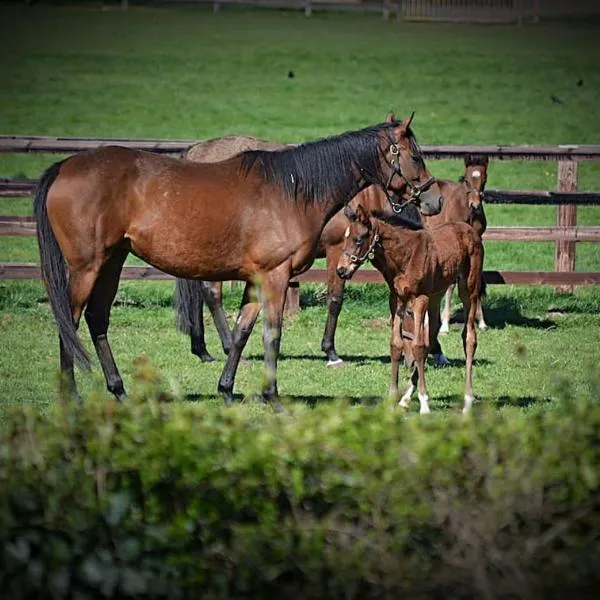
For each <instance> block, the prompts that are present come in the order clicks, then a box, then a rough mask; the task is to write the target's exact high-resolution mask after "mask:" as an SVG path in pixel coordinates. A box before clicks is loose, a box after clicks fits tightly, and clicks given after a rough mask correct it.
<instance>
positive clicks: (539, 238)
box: [0, 215, 600, 242]
mask: <svg viewBox="0 0 600 600" xmlns="http://www.w3.org/2000/svg"><path fill="white" fill-rule="evenodd" d="M35 229H36V227H35V221H34V219H33V217H13V216H1V215H0V236H32V235H35ZM483 239H484V240H485V241H494V242H558V241H561V242H600V226H598V227H596V226H573V227H488V228H487V230H486V232H485V233H484V234H483Z"/></svg>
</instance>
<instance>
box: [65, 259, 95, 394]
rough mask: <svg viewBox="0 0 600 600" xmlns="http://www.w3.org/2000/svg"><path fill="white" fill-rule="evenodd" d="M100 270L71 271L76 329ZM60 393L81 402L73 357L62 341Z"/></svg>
mask: <svg viewBox="0 0 600 600" xmlns="http://www.w3.org/2000/svg"><path fill="white" fill-rule="evenodd" d="M97 275H98V269H97V267H95V266H92V267H89V266H88V267H87V268H83V269H72V270H70V271H69V299H70V302H71V314H72V316H73V323H74V324H75V328H76V329H78V328H79V321H80V320H81V314H82V313H83V308H84V307H85V305H86V303H87V301H88V299H89V297H90V294H91V293H92V289H93V287H94V284H95V282H96V278H97ZM60 371H61V381H60V392H61V394H63V395H66V396H70V397H72V398H75V399H76V400H78V401H80V400H81V398H80V396H79V393H78V392H77V385H76V383H75V373H74V370H73V357H72V355H71V354H70V353H69V352H68V351H67V349H66V348H65V346H64V343H63V342H62V340H61V341H60Z"/></svg>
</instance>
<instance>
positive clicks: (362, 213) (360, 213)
mask: <svg viewBox="0 0 600 600" xmlns="http://www.w3.org/2000/svg"><path fill="white" fill-rule="evenodd" d="M356 216H357V218H358V220H359V221H360V222H361V223H362V224H363V225H370V223H371V222H370V221H369V215H368V213H367V211H366V210H365V209H364V208H363V207H362V206H361V205H360V204H359V205H358V206H357V207H356Z"/></svg>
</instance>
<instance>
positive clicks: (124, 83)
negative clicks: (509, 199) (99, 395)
mask: <svg viewBox="0 0 600 600" xmlns="http://www.w3.org/2000/svg"><path fill="white" fill-rule="evenodd" d="M598 32H599V27H598V24H597V23H585V22H572V23H569V24H562V25H560V24H556V23H551V24H540V25H536V26H533V25H529V26H524V27H521V28H518V27H513V26H497V27H496V26H489V27H472V26H466V25H452V26H450V25H433V24H406V23H397V22H385V21H383V20H382V19H381V17H380V16H378V15H350V14H338V13H317V14H315V15H314V16H313V17H312V18H311V19H306V18H305V17H304V16H303V15H302V14H301V13H300V12H284V11H274V10H273V11H245V10H236V9H227V10H223V11H221V12H220V13H219V14H217V15H213V14H212V13H211V12H210V9H208V8H198V7H186V8H169V9H167V8H153V7H143V8H142V7H140V8H133V9H131V10H129V11H128V12H126V13H123V12H121V11H114V10H100V9H99V8H98V7H94V6H88V7H86V8H66V7H63V8H50V7H46V6H43V5H42V6H34V7H24V6H8V7H7V6H0V56H2V60H1V61H0V77H1V80H2V81H3V85H2V86H1V87H0V132H1V133H4V134H15V135H19V134H31V135H64V136H70V135H79V136H89V137H101V136H106V137H110V136H115V137H117V136H121V137H127V136H129V137H153V138H167V139H169V138H170V139H179V138H183V139H206V138H209V137H214V136H219V135H224V134H226V133H244V134H251V135H256V136H260V137H264V138H268V139H274V140H280V141H284V142H298V141H304V140H309V139H314V138H318V137H323V136H326V135H330V134H334V133H339V132H341V131H345V130H352V129H359V128H361V127H364V126H367V125H369V124H373V123H377V122H380V121H382V120H383V118H384V116H385V114H386V112H387V111H388V110H390V109H392V110H394V111H396V113H397V114H398V115H406V114H408V113H409V112H411V111H413V110H415V111H416V117H415V121H414V128H415V131H416V133H417V135H418V136H419V140H420V142H421V143H422V144H434V143H464V144H467V143H473V144H477V143H503V144H516V143H527V144H540V143H548V144H569V143H582V144H585V143H598V140H599V136H600V113H599V112H598V110H597V107H598V106H599V104H600V71H599V70H598V68H597V65H598V64H599V59H600V48H599V47H598V44H597V43H596V40H597V36H598ZM290 71H292V72H293V74H294V77H293V78H291V77H289V76H288V74H289V72H290ZM579 82H582V83H581V84H580V85H578V83H579ZM552 97H555V98H558V99H559V100H560V102H556V101H553V100H552ZM57 158H58V157H57V156H39V155H4V156H0V176H2V177H19V176H28V177H38V176H39V175H40V173H41V171H42V170H43V168H45V167H46V166H47V165H48V164H50V162H53V161H54V160H56V159H57ZM430 167H431V170H432V171H433V172H434V174H435V175H437V176H439V177H449V178H452V179H455V178H456V177H457V176H458V175H459V174H460V172H461V165H460V164H459V163H458V162H454V161H435V162H434V161H432V162H431V164H430ZM579 181H580V189H582V190H598V189H600V165H599V164H594V163H583V164H581V165H580V178H579ZM488 186H489V187H490V188H506V189H510V188H513V189H517V188H520V189H555V186H556V165H555V164H554V163H552V162H529V163H528V162H521V161H494V162H493V163H492V164H491V166H490V177H489V182H488ZM30 204H31V203H30V201H29V200H26V199H21V200H15V199H1V200H0V214H30V211H31V207H30ZM486 210H487V214H488V222H489V224H490V225H550V224H553V223H554V222H555V212H556V211H555V208H554V207H543V208H539V207H498V206H488V207H487V209H486ZM578 222H579V223H581V224H598V223H599V222H600V211H599V210H598V209H596V208H582V209H579V210H578ZM0 261H2V262H9V261H13V262H17V261H25V262H35V261H37V250H36V245H35V240H34V239H33V238H31V239H30V238H6V237H5V238H0ZM552 265H553V245H552V244H549V243H536V244H520V243H488V244H487V246H486V268H488V269H515V270H527V269H531V270H537V269H540V270H551V269H552ZM577 269H578V270H600V256H599V252H598V248H597V246H595V245H593V244H579V245H578V248H577ZM350 287H351V288H352V293H351V296H352V298H351V299H350V300H349V301H348V302H347V304H346V307H345V309H344V311H343V313H342V318H341V327H340V332H339V350H340V352H341V353H342V354H344V355H346V356H350V357H351V360H350V361H348V364H347V365H346V367H345V368H343V369H340V370H336V371H331V370H326V368H325V367H324V362H323V361H322V358H321V353H320V349H319V345H320V337H321V333H322V326H323V323H324V319H325V309H324V304H323V288H322V287H320V286H310V287H308V288H307V289H306V291H304V292H303V303H304V305H305V307H304V309H303V311H302V313H301V314H300V315H299V316H298V317H297V318H296V319H294V320H293V321H292V322H290V323H289V324H288V326H287V327H286V330H285V333H284V337H283V347H282V350H283V353H284V358H283V360H282V361H281V363H280V389H281V392H282V393H284V394H288V395H292V396H293V397H295V398H296V399H299V400H305V399H310V400H311V401H318V400H320V399H327V398H330V397H333V396H338V395H350V396H352V397H356V398H365V397H369V396H381V395H385V392H386V390H387V385H388V377H389V364H388V361H387V353H388V330H387V323H386V320H385V311H386V299H385V290H383V289H382V288H377V289H374V288H373V289H372V288H365V287H360V286H350ZM171 290H172V284H170V283H148V282H145V283H129V282H127V283H123V284H122V286H121V290H120V293H119V298H120V300H121V301H122V304H121V305H120V306H118V307H116V308H115V310H114V312H113V315H114V317H113V327H112V328H111V334H112V339H113V341H114V351H115V354H116V356H117V360H118V362H119V364H120V365H121V366H122V370H123V373H124V375H125V379H126V384H127V383H128V382H129V381H130V376H131V373H132V371H133V369H134V363H135V359H136V357H138V356H139V355H141V354H142V353H147V355H148V356H149V357H150V358H151V360H152V362H153V363H154V364H155V365H156V366H157V367H158V369H159V371H160V372H161V373H162V374H163V376H164V377H165V378H166V379H167V380H168V381H169V385H170V386H171V387H172V389H173V392H174V393H175V395H176V396H177V397H180V398H185V397H186V396H189V395H190V394H200V397H201V398H208V399H209V401H210V402H215V403H217V402H219V400H218V399H217V398H216V396H215V395H214V390H215V388H216V382H217V379H218V375H219V372H220V370H221V368H222V366H223V361H222V360H219V361H217V362H216V363H214V364H212V365H204V366H199V365H198V364H197V359H195V358H194V357H192V356H191V355H190V354H189V353H188V352H187V341H185V339H184V338H182V337H181V336H180V335H179V334H177V333H176V332H175V330H174V327H173V316H172V312H171V309H170V308H169V306H168V304H169V301H170V296H171ZM237 295H238V291H234V292H228V295H227V298H226V301H227V305H228V310H229V311H230V313H231V316H232V317H233V311H234V306H235V303H236V301H237V297H238V296H237ZM43 296H44V294H43V291H42V288H41V286H40V285H39V284H38V283H19V282H2V283H0V335H1V337H2V340H3V343H2V345H1V346H0V398H1V399H2V400H1V401H2V403H3V404H7V403H14V402H33V403H39V404H45V403H47V402H49V401H52V400H53V398H54V397H55V396H54V390H55V387H56V386H55V383H56V382H55V373H56V369H57V364H58V356H57V354H58V353H57V341H56V334H55V330H54V327H53V324H52V321H51V319H50V314H49V310H48V306H47V304H45V303H43V302H42V303H40V302H39V300H41V299H43ZM488 304H489V307H488V312H489V319H488V320H489V322H490V324H491V325H492V326H493V329H492V330H490V331H487V332H485V333H482V334H481V336H480V346H479V350H478V354H477V358H478V364H477V366H476V372H475V382H476V383H475V390H476V393H477V394H478V397H479V398H480V399H481V400H482V402H488V403H495V404H497V405H498V406H501V407H505V406H513V405H516V406H521V407H522V406H527V407H529V408H528V409H529V410H531V409H532V406H533V407H542V408H544V407H546V406H551V405H552V402H551V400H552V398H553V397H554V391H555V389H556V388H555V386H556V385H563V383H560V382H561V381H563V379H568V380H569V381H570V382H571V384H570V385H572V386H573V387H574V390H575V391H576V392H577V393H584V392H585V390H586V389H587V387H586V386H587V385H588V382H589V381H590V380H591V379H590V373H593V370H594V363H595V360H596V355H597V347H598V343H599V342H600V335H599V333H598V332H599V326H600V317H599V316H598V313H599V312H600V311H599V308H600V291H596V290H595V289H586V290H579V291H578V293H577V294H576V295H575V296H574V297H572V298H560V297H556V296H554V294H553V292H552V290H551V289H549V288H544V289H533V288H524V289H523V288H521V289H517V288H514V287H512V288H511V287H506V288H503V289H501V288H499V287H496V288H492V289H491V290H490V297H489V300H488ZM554 309H556V310H554ZM258 327H259V325H258V326H257V332H256V333H255V334H254V336H252V338H251V342H250V347H249V350H248V352H247V354H248V356H249V358H250V360H249V361H248V362H247V363H244V365H243V366H242V368H241V369H240V373H239V377H238V387H237V389H239V390H240V391H243V392H246V393H254V392H256V391H257V390H258V389H259V387H260V379H261V373H262V370H261V369H262V366H261V361H260V356H261V342H260V335H258V333H259V329H258ZM457 327H458V326H455V330H453V331H452V333H451V335H450V336H448V337H447V339H444V340H443V344H444V348H445V349H446V351H447V354H448V355H449V356H450V358H451V359H453V360H454V364H455V366H454V367H452V368H450V369H447V370H443V371H437V370H433V369H431V370H430V372H429V373H428V376H429V383H430V392H431V395H432V397H433V398H434V399H436V398H437V400H436V401H434V402H432V407H434V408H438V409H439V408H441V407H446V406H453V407H455V406H457V405H458V404H459V403H460V398H459V396H460V395H461V390H462V380H463V369H462V368H461V365H462V363H461V362H460V361H461V350H460V345H459V344H460V339H459V335H458V334H457V332H456V329H457ZM209 332H210V336H211V337H210V338H209V341H210V346H211V348H212V350H213V351H214V352H215V353H216V350H217V344H216V341H215V337H214V332H213V330H212V328H211V329H209ZM82 337H83V338H84V339H86V341H87V337H88V336H87V332H86V331H84V332H83V335H82ZM99 377H100V376H99V374H98V371H97V370H96V371H94V374H93V376H92V377H91V378H85V381H84V389H90V387H93V386H94V385H98V381H99ZM547 401H549V402H547Z"/></svg>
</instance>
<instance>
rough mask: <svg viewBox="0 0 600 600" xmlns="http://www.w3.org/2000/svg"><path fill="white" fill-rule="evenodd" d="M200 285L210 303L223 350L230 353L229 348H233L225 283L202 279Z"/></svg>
mask: <svg viewBox="0 0 600 600" xmlns="http://www.w3.org/2000/svg"><path fill="white" fill-rule="evenodd" d="M200 287H201V290H202V296H203V297H204V301H205V302H206V304H207V305H208V309H209V310H210V314H211V315H212V318H213V321H214V323H215V327H216V328H217V332H218V334H219V338H220V340H221V346H222V347H223V352H224V353H225V354H229V349H230V348H231V331H230V329H229V324H228V323H227V317H226V316H225V311H224V310H223V302H222V288H223V284H222V283H221V282H220V281H218V282H216V283H213V284H209V283H206V282H204V281H202V282H201V284H200ZM211 358H212V357H211Z"/></svg>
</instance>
